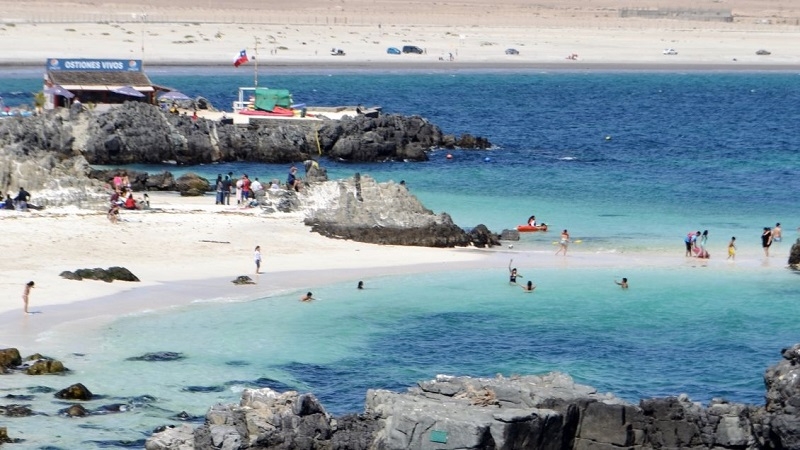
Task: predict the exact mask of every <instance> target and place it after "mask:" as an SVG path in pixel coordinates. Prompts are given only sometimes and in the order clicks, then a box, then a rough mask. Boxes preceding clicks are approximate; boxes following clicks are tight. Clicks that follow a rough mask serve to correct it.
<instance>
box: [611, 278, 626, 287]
mask: <svg viewBox="0 0 800 450" xmlns="http://www.w3.org/2000/svg"><path fill="white" fill-rule="evenodd" d="M614 283H616V284H617V285H618V286H619V287H621V288H622V289H628V279H627V278H625V277H623V278H622V281H617V280H614Z"/></svg>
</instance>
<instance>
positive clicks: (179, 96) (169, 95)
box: [158, 91, 191, 100]
mask: <svg viewBox="0 0 800 450" xmlns="http://www.w3.org/2000/svg"><path fill="white" fill-rule="evenodd" d="M158 98H159V100H191V98H189V96H188V95H186V94H183V93H181V92H178V91H169V92H165V93H163V94H161V95H159V96H158Z"/></svg>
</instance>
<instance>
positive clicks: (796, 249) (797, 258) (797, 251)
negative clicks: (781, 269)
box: [789, 239, 800, 270]
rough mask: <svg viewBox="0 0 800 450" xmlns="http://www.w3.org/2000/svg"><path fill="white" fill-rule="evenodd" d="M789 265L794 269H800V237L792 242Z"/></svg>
mask: <svg viewBox="0 0 800 450" xmlns="http://www.w3.org/2000/svg"><path fill="white" fill-rule="evenodd" d="M789 266H790V267H791V268H793V269H794V270H800V239H797V241H795V243H794V244H792V249H791V250H790V251H789Z"/></svg>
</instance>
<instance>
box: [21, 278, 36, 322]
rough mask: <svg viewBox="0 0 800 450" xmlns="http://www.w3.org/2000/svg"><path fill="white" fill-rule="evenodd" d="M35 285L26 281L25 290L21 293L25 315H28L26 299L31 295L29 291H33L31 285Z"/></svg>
mask: <svg viewBox="0 0 800 450" xmlns="http://www.w3.org/2000/svg"><path fill="white" fill-rule="evenodd" d="M34 284H35V283H34V282H33V281H28V282H27V283H26V284H25V290H24V291H22V302H23V303H24V304H25V308H24V311H25V314H28V297H30V295H31V289H33V285H34Z"/></svg>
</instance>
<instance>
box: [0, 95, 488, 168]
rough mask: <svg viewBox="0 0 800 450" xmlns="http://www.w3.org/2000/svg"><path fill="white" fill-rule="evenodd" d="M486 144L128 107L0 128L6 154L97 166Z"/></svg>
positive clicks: (421, 132) (384, 119)
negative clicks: (45, 155)
mask: <svg viewBox="0 0 800 450" xmlns="http://www.w3.org/2000/svg"><path fill="white" fill-rule="evenodd" d="M490 145H491V144H490V143H489V142H488V141H487V140H486V139H484V138H475V137H472V136H470V135H463V136H461V137H459V138H456V137H454V136H448V135H444V134H443V133H442V131H441V130H440V129H439V127H437V126H436V125H433V124H431V123H429V122H428V121H427V120H425V119H423V118H421V117H419V116H400V115H392V114H388V115H381V116H378V117H366V116H363V115H362V116H356V117H352V118H344V119H342V120H324V121H321V122H300V121H259V122H258V123H254V124H251V125H250V126H239V125H233V124H221V123H219V122H216V121H210V120H205V119H202V118H201V119H197V120H192V119H191V117H189V116H185V115H181V116H175V115H172V114H168V113H166V112H164V111H163V110H161V109H160V108H158V107H157V106H154V105H148V104H145V103H141V102H128V103H125V104H123V105H119V106H117V107H114V108H111V109H110V110H108V111H104V112H96V111H88V110H85V111H83V112H78V111H75V112H70V111H67V110H63V111H50V112H47V113H45V114H41V115H38V116H33V117H27V118H16V119H13V120H4V121H3V122H2V123H0V148H2V147H10V148H12V149H22V148H24V149H29V150H33V149H37V150H44V151H48V152H56V153H58V154H60V155H62V156H70V157H71V156H77V155H83V156H84V157H85V158H86V160H87V161H89V162H90V163H91V164H103V165H128V164H134V163H149V164H159V163H164V162H174V163H178V164H204V163H213V162H221V161H258V162H266V163H288V162H299V161H304V160H308V159H311V158H312V156H319V155H320V154H321V155H324V156H327V157H330V158H336V159H343V160H348V161H402V160H411V161H424V160H426V159H427V155H426V151H428V150H430V149H432V148H435V147H447V148H453V147H456V146H461V147H463V148H488V147H489V146H490Z"/></svg>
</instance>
